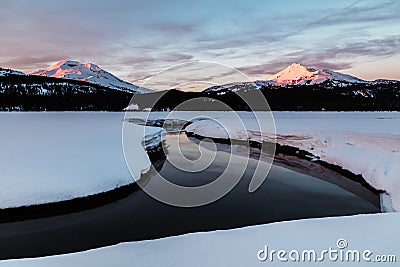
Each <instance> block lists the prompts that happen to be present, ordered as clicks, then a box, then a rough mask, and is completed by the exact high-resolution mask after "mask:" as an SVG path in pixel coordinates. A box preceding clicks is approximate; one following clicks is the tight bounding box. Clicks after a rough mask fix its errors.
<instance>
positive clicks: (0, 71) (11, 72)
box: [0, 68, 26, 77]
mask: <svg viewBox="0 0 400 267" xmlns="http://www.w3.org/2000/svg"><path fill="white" fill-rule="evenodd" d="M8 75H26V74H25V73H23V72H21V71H17V70H12V69H3V68H0V77H1V76H8Z"/></svg>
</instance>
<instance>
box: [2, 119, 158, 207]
mask: <svg viewBox="0 0 400 267" xmlns="http://www.w3.org/2000/svg"><path fill="white" fill-rule="evenodd" d="M123 118H124V117H123V114H122V113H99V112H96V113H90V112H86V113H79V112H62V113H49V112H46V113H0V123H1V125H2V130H1V131H0V168H1V175H0V176H1V179H0V208H1V209H5V208H15V207H21V206H29V205H38V204H45V203H52V202H59V201H64V200H70V199H74V198H79V197H85V196H89V195H93V194H98V193H101V192H106V191H109V190H112V189H115V188H118V187H121V186H124V185H128V184H131V183H133V182H134V181H135V179H139V178H140V174H141V172H142V171H146V170H147V169H149V167H150V160H149V159H148V156H147V153H146V151H145V150H144V147H143V145H142V144H143V142H144V141H148V142H146V144H147V145H148V146H152V145H155V142H159V141H160V132H161V131H162V130H161V129H160V128H153V127H146V128H147V129H146V137H145V140H144V141H143V140H142V139H143V136H144V135H143V131H144V128H143V127H142V126H139V125H134V124H132V123H129V124H125V127H127V130H126V133H127V134H126V135H125V138H126V139H128V141H130V148H129V149H130V150H132V151H134V155H135V166H136V168H135V169H134V170H132V175H133V177H134V178H132V176H131V174H130V172H129V170H128V168H127V166H126V163H125V158H124V154H123V149H122V121H123Z"/></svg>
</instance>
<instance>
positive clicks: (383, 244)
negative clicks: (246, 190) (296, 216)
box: [0, 213, 400, 267]
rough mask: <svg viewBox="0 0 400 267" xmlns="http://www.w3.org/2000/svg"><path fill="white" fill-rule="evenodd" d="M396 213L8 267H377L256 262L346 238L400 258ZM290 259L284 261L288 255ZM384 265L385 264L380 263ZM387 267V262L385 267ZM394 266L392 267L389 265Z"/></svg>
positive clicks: (129, 246)
mask: <svg viewBox="0 0 400 267" xmlns="http://www.w3.org/2000/svg"><path fill="white" fill-rule="evenodd" d="M399 223H400V213H386V214H373V215H357V216H348V217H337V218H323V219H307V220H297V221H289V222H278V223H271V224H265V225H257V226H251V227H245V228H240V229H234V230H226V231H215V232H207V233H194V234H187V235H183V236H176V237H168V238H163V239H159V240H149V241H140V242H130V243H122V244H118V245H114V246H110V247H105V248H99V249H95V250H89V251H85V252H79V253H74V254H68V255H59V256H50V257H43V258H36V259H22V260H7V261H2V262H0V266H7V267H25V266H26V267H28V266H29V267H39V266H40V267H47V266H58V267H63V266H77V267H81V266H82V267H89V266H96V267H103V266H104V267H106V266H107V267H108V266H119V267H131V266H142V267H147V266H175V267H181V266H182V267H183V266H199V267H200V266H288V265H289V266H292V265H293V266H367V265H371V266H375V264H374V263H373V262H365V261H362V260H361V261H360V262H346V261H344V262H342V261H340V260H337V261H330V260H329V258H328V256H326V257H325V261H322V262H309V261H305V262H280V261H279V260H278V259H277V258H276V254H275V258H274V260H273V261H272V262H271V261H269V260H267V261H264V262H262V261H259V259H258V257H257V254H258V251H260V250H262V249H264V248H265V246H268V248H269V250H272V249H274V250H281V249H285V250H286V251H288V252H290V251H291V250H294V249H296V250H298V251H303V250H314V251H316V253H318V255H319V253H320V252H321V251H322V250H325V249H327V250H328V249H329V248H330V247H331V248H332V249H336V250H339V249H338V246H337V244H336V243H337V240H338V239H345V240H346V241H347V244H348V247H347V248H346V249H344V250H343V251H348V250H358V251H361V253H362V252H363V251H364V250H370V251H371V252H372V255H371V256H370V258H371V259H374V258H375V256H377V255H396V254H397V255H396V256H397V261H398V257H399V244H398V240H397V238H395V237H394V236H393V230H394V231H395V229H397V228H398V225H399ZM286 257H288V256H286ZM382 265H383V264H382ZM388 265H389V266H390V263H389V264H388ZM391 265H392V266H395V265H396V263H392V264H391Z"/></svg>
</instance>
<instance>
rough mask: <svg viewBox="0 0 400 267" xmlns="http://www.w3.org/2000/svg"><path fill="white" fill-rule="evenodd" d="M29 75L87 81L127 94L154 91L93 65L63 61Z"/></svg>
mask: <svg viewBox="0 0 400 267" xmlns="http://www.w3.org/2000/svg"><path fill="white" fill-rule="evenodd" d="M29 74H30V75H38V76H47V77H54V78H64V79H71V80H78V81H85V82H89V83H92V84H97V85H101V86H104V87H108V88H112V89H116V90H120V91H127V92H139V93H148V92H151V91H152V90H150V89H146V88H142V87H139V86H136V85H133V84H131V83H128V82H125V81H123V80H121V79H119V78H118V77H116V76H114V75H113V74H111V73H109V72H107V71H105V70H103V69H101V68H100V67H99V66H97V65H95V64H93V63H85V64H82V63H80V62H78V61H69V60H63V61H60V62H57V63H56V64H54V65H52V66H50V67H48V68H45V69H40V70H36V71H32V72H30V73H29Z"/></svg>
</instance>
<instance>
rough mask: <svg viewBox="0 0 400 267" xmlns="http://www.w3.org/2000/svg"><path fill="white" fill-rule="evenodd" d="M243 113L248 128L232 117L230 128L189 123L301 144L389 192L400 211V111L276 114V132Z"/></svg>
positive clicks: (213, 132) (204, 129)
mask: <svg viewBox="0 0 400 267" xmlns="http://www.w3.org/2000/svg"><path fill="white" fill-rule="evenodd" d="M239 116H241V118H242V119H243V122H244V124H245V128H246V129H245V130H241V129H242V128H243V127H242V126H241V125H236V124H235V122H233V121H229V118H228V117H221V118H219V120H220V121H222V122H223V124H224V125H228V127H227V128H226V129H223V128H221V127H220V126H219V125H217V124H216V123H215V122H213V121H212V120H202V121H196V122H194V123H193V124H191V125H189V126H188V127H187V129H186V131H187V132H192V133H195V134H198V135H201V136H207V137H215V138H227V136H228V135H229V136H231V138H234V139H241V140H246V139H250V140H253V141H263V140H266V141H270V140H274V139H273V138H276V142H277V143H279V144H281V145H289V146H292V147H297V148H299V149H302V150H305V151H307V152H310V153H311V154H313V155H315V156H316V157H319V158H320V159H321V160H323V161H326V162H328V163H331V164H335V165H339V166H341V167H343V168H344V169H347V170H350V171H351V172H353V173H355V174H361V175H362V176H363V177H364V179H365V180H366V181H367V182H368V183H369V184H370V185H371V186H373V187H374V188H376V189H379V190H384V191H386V192H387V193H388V194H389V195H390V196H391V200H392V206H393V208H394V210H396V211H400V180H399V177H398V174H399V173H400V113H395V112H394V113H391V112H379V113H340V112H337V113H335V112H332V113H320V112H276V113H274V117H275V124H276V135H273V134H272V133H271V132H269V133H268V129H263V133H261V134H260V130H258V127H259V125H258V123H257V121H255V120H254V119H251V117H250V115H249V113H245V112H243V113H239ZM266 132H267V134H266Z"/></svg>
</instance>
